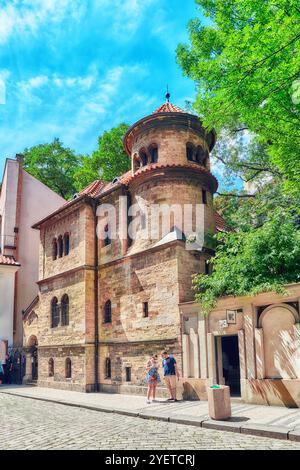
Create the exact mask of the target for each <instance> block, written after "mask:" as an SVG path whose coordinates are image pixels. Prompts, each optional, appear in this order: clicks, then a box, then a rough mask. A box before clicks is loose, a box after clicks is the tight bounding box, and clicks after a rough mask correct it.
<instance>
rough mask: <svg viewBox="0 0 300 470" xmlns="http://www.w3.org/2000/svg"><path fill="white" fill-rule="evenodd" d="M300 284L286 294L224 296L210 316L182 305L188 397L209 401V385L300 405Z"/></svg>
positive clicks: (253, 398)
mask: <svg viewBox="0 0 300 470" xmlns="http://www.w3.org/2000/svg"><path fill="white" fill-rule="evenodd" d="M299 304H300V284H291V285H288V286H286V292H285V294H284V295H279V294H275V293H274V292H273V293H272V292H267V293H262V294H258V295H256V296H255V297H246V296H245V297H224V298H222V299H220V300H219V301H218V303H217V305H216V308H215V309H214V310H213V311H212V312H211V313H210V315H209V316H208V317H206V318H205V317H203V316H202V315H201V311H200V308H199V305H198V304H196V303H194V302H188V303H182V304H181V305H180V310H181V318H182V325H183V330H182V331H183V334H182V348H183V350H182V353H183V376H184V379H183V396H189V397H194V398H200V399H206V397H207V394H206V386H207V385H209V384H212V383H219V384H225V383H226V384H227V385H229V386H230V387H231V393H232V395H236V396H241V397H242V399H244V401H246V402H249V403H257V404H264V405H284V406H288V407H299V406H300V323H299V321H300V319H299Z"/></svg>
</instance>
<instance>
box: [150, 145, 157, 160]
mask: <svg viewBox="0 0 300 470" xmlns="http://www.w3.org/2000/svg"><path fill="white" fill-rule="evenodd" d="M149 153H150V160H151V163H157V161H158V148H157V145H151V147H149Z"/></svg>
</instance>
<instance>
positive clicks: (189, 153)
mask: <svg viewBox="0 0 300 470" xmlns="http://www.w3.org/2000/svg"><path fill="white" fill-rule="evenodd" d="M194 154H195V147H194V145H193V144H190V143H188V144H186V158H187V159H188V160H189V161H190V162H193V161H194Z"/></svg>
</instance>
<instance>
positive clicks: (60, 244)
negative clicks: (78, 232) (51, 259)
mask: <svg viewBox="0 0 300 470" xmlns="http://www.w3.org/2000/svg"><path fill="white" fill-rule="evenodd" d="M63 255H64V241H63V237H62V236H61V235H60V236H59V237H58V257H59V258H62V257H63Z"/></svg>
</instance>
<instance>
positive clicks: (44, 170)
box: [23, 138, 80, 199]
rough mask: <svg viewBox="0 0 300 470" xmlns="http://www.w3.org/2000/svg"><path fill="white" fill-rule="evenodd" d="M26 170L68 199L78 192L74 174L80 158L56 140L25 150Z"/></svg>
mask: <svg viewBox="0 0 300 470" xmlns="http://www.w3.org/2000/svg"><path fill="white" fill-rule="evenodd" d="M23 155H24V168H25V170H26V171H28V173H30V174H31V175H32V176H35V177H36V178H37V179H39V180H40V181H42V182H43V183H44V184H46V185H47V186H49V188H51V189H53V191H56V192H57V193H58V194H60V196H62V197H63V198H65V199H68V198H70V197H72V196H73V194H74V193H75V192H76V187H75V181H74V174H75V172H76V170H77V168H78V166H79V163H80V157H79V156H78V155H76V154H75V152H74V151H73V150H71V149H69V148H66V147H64V145H63V143H62V142H61V141H60V140H59V139H58V138H55V139H54V140H53V142H51V143H50V144H40V145H36V146H34V147H31V148H29V149H27V148H26V149H25V151H24V152H23Z"/></svg>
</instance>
